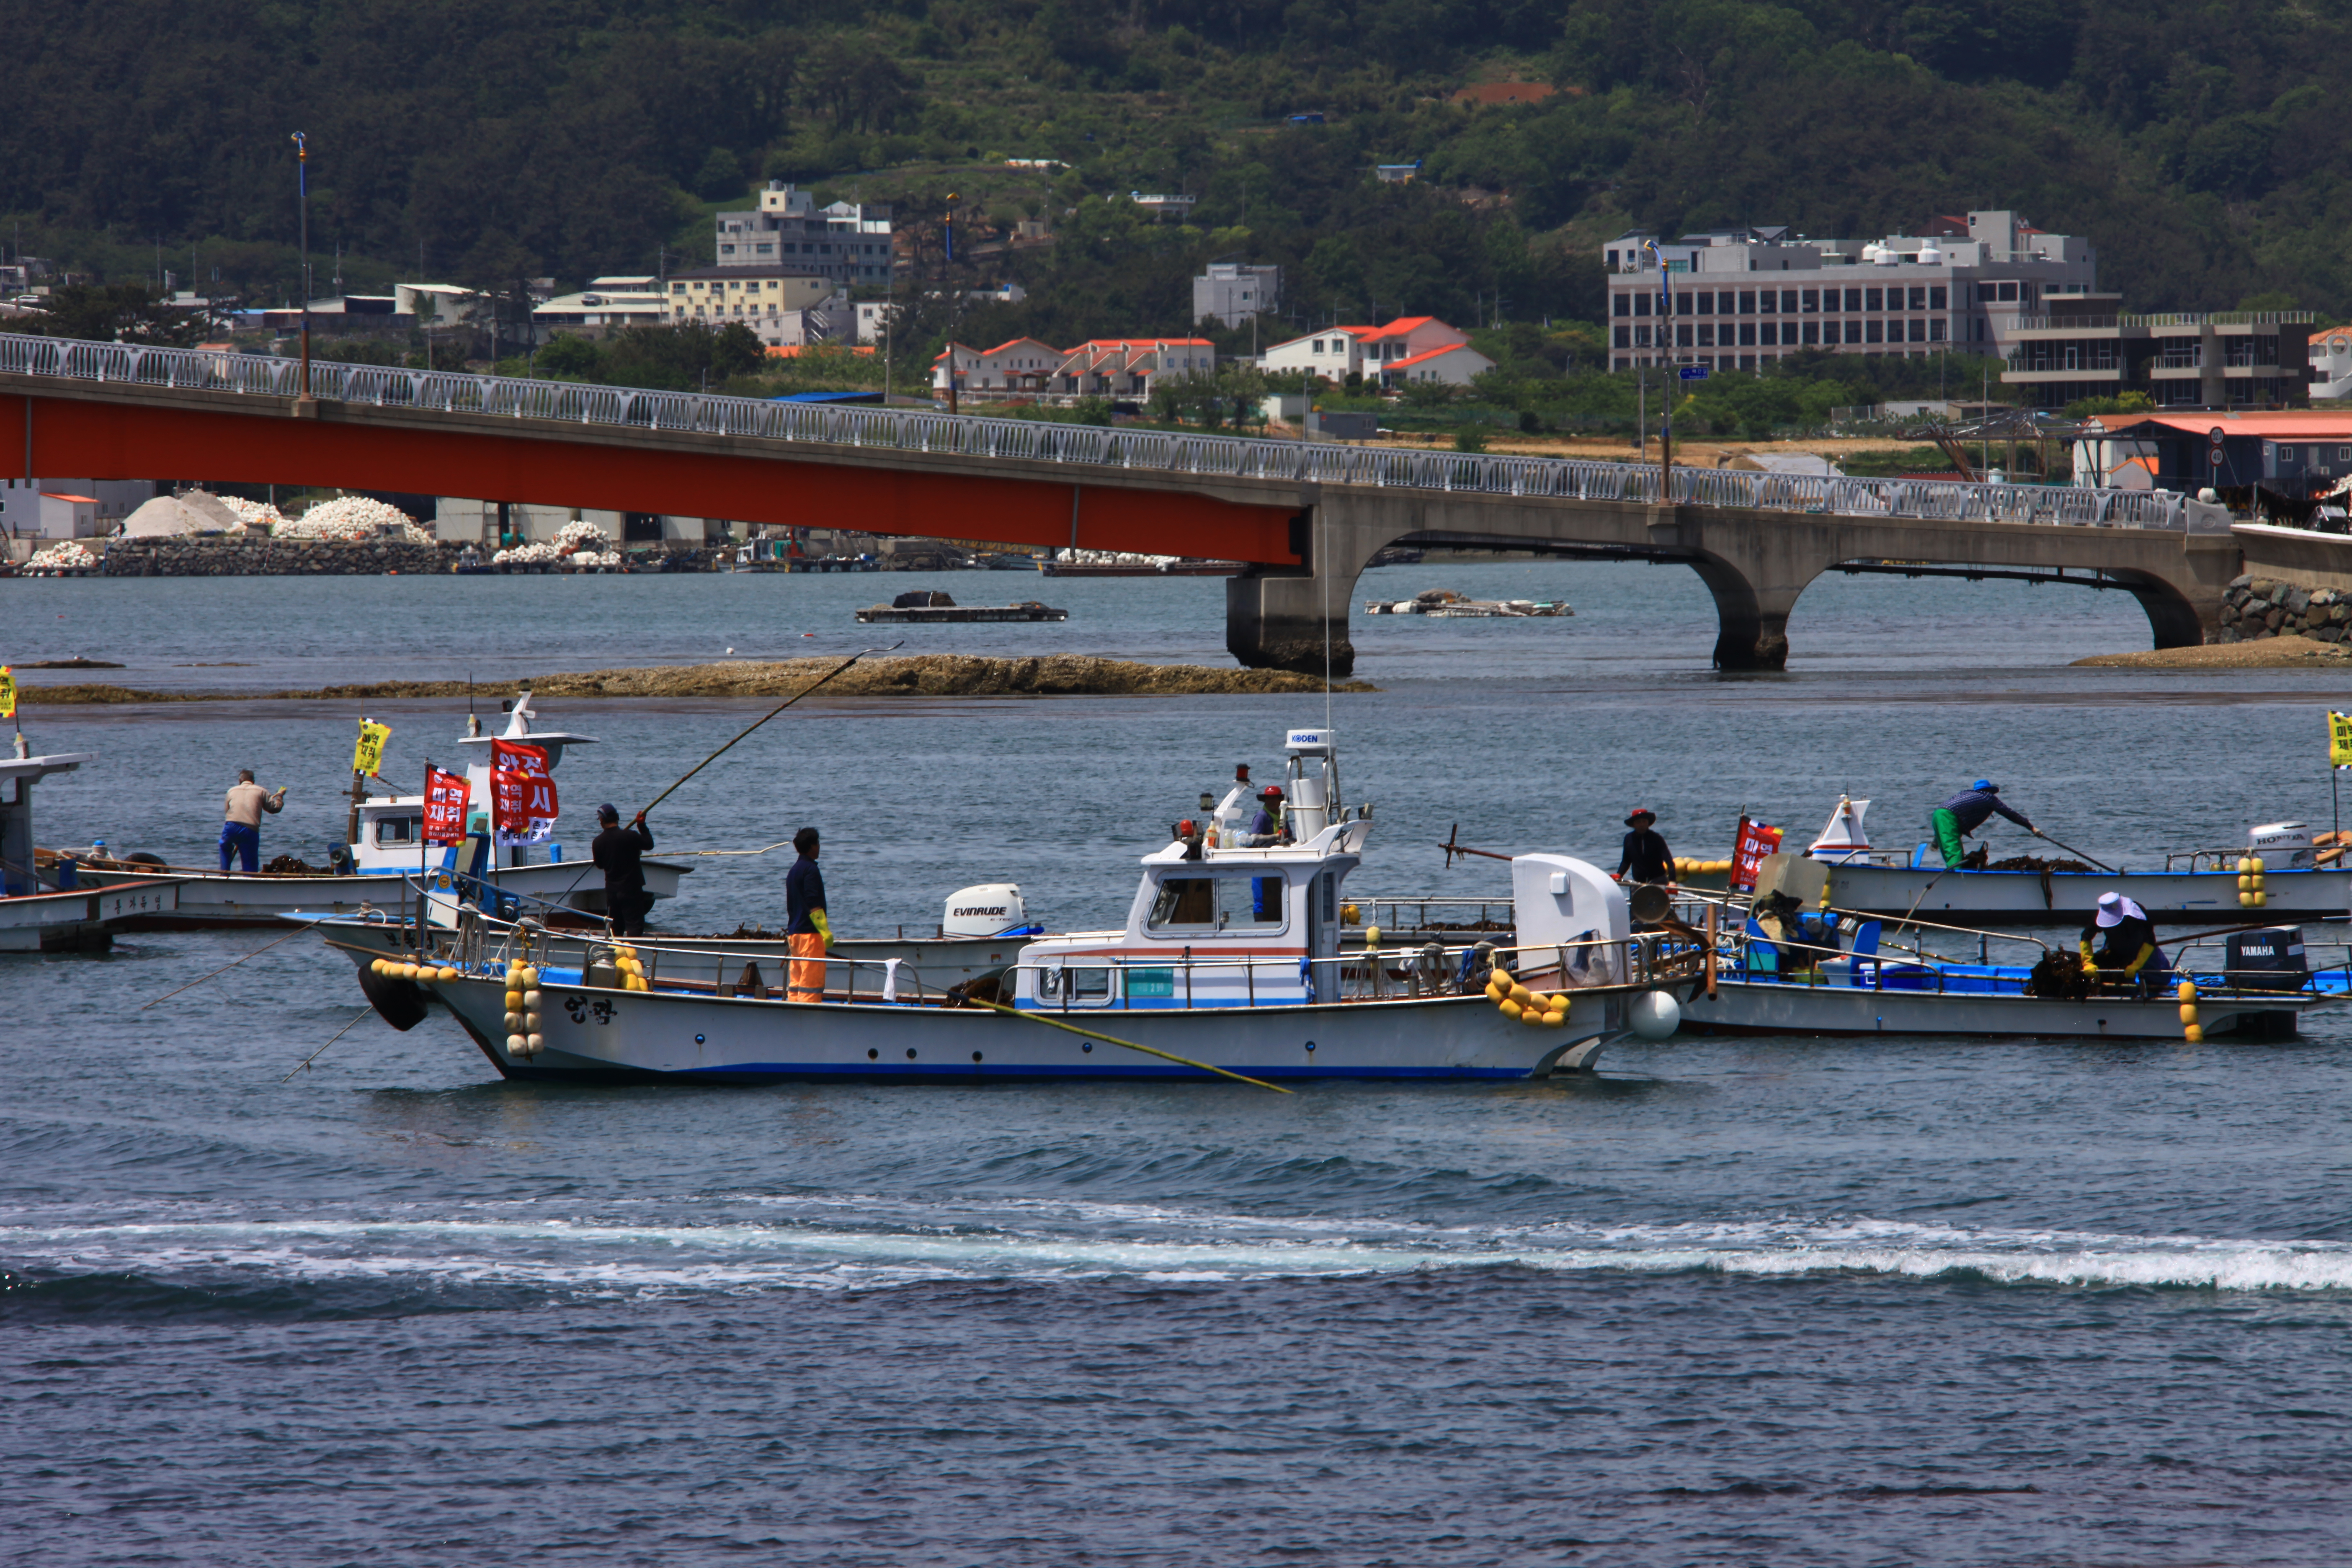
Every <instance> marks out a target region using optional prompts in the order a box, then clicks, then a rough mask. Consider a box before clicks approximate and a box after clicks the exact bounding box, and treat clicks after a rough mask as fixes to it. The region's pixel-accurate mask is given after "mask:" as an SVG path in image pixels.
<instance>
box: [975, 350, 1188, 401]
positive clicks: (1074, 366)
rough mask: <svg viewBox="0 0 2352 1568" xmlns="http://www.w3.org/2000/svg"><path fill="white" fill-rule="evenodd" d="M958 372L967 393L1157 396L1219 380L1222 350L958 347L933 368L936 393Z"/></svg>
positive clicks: (995, 394)
mask: <svg viewBox="0 0 2352 1568" xmlns="http://www.w3.org/2000/svg"><path fill="white" fill-rule="evenodd" d="M950 368H952V370H953V373H954V375H955V377H956V386H957V388H958V391H959V393H960V394H961V395H975V394H977V395H982V396H986V397H1010V396H1015V395H1020V394H1023V393H1030V394H1034V395H1041V396H1051V397H1120V398H1127V397H1149V396H1150V395H1151V394H1152V391H1153V390H1154V389H1155V388H1156V387H1158V386H1159V384H1160V383H1161V382H1162V381H1163V380H1168V379H1178V380H1181V379H1189V378H1191V377H1194V376H1208V375H1214V374H1216V370H1217V348H1216V345H1215V344H1214V343H1212V342H1209V340H1208V339H1206V338H1144V339H1139V338H1097V339H1095V340H1093V341H1092V342H1083V343H1080V344H1079V345H1078V346H1077V347H1076V348H1074V349H1056V348H1055V347H1053V346H1052V345H1051V344H1049V343H1045V342H1039V341H1038V340H1037V339H1035V338H1014V339H1013V341H1012V342H1005V343H999V344H998V345H997V346H996V347H994V348H992V349H973V348H967V347H966V346H964V345H963V344H961V343H950V344H949V345H948V346H947V348H946V349H945V350H944V351H942V352H941V353H940V356H939V357H938V358H937V359H935V360H933V361H932V362H931V390H932V391H933V392H934V393H936V394H937V395H940V396H941V397H944V396H946V395H947V391H948V378H949V374H950Z"/></svg>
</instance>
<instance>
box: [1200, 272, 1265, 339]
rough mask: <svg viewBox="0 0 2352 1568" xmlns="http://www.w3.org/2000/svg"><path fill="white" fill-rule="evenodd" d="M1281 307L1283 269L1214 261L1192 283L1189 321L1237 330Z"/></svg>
mask: <svg viewBox="0 0 2352 1568" xmlns="http://www.w3.org/2000/svg"><path fill="white" fill-rule="evenodd" d="M1281 303H1282V268H1279V267H1249V266H1244V264H1242V263H1241V262H1238V261H1213V262H1211V263H1209V269H1208V270H1207V271H1206V272H1203V273H1202V274H1201V275H1200V276H1199V277H1198V278H1195V279H1192V319H1193V320H1194V321H1223V323H1224V324H1225V325H1226V326H1228V327H1238V326H1240V325H1241V324H1242V323H1243V322H1244V321H1248V320H1249V319H1250V318H1251V317H1252V316H1261V315H1265V314H1266V313H1267V312H1269V311H1271V310H1276V308H1278V307H1279V306H1280V305H1281Z"/></svg>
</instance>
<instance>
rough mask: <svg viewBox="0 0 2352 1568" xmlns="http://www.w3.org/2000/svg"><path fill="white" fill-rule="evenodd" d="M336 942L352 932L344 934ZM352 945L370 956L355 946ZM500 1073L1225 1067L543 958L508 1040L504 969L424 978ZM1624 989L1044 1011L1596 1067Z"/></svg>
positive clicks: (1254, 1043)
mask: <svg viewBox="0 0 2352 1568" xmlns="http://www.w3.org/2000/svg"><path fill="white" fill-rule="evenodd" d="M335 945H338V946H341V945H343V944H342V943H341V942H337V943H336V944H335ZM346 951H348V952H350V953H351V956H352V959H353V961H354V962H355V963H362V964H364V963H367V962H368V961H369V960H368V955H367V954H365V953H364V952H361V951H360V950H358V949H355V948H347V949H346ZM417 984H418V986H419V989H420V990H422V991H423V992H424V993H425V995H426V996H427V997H429V998H430V999H432V1000H435V1001H438V1002H440V1003H442V1004H443V1005H446V1007H447V1008H448V1009H449V1011H450V1013H451V1014H452V1015H453V1016H455V1017H456V1018H457V1021H458V1023H459V1024H460V1025H461V1026H463V1027H464V1028H465V1030H466V1032H467V1035H468V1036H469V1037H471V1038H472V1039H473V1041H474V1043H475V1044H476V1045H477V1046H478V1047H480V1049H481V1051H482V1054H483V1055H484V1056H485V1057H487V1058H488V1059H489V1061H490V1063H491V1065H492V1066H493V1067H495V1068H497V1069H498V1071H499V1074H500V1075H501V1076H503V1077H506V1078H510V1079H525V1080H532V1081H541V1082H562V1081H575V1082H606V1083H609V1082H647V1081H653V1082H666V1083H727V1084H756V1083H773V1082H786V1081H811V1080H814V1081H840V1082H889V1083H963V1084H971V1083H995V1082H1011V1081H1024V1080H1037V1079H1078V1080H1099V1081H1106V1082H1109V1081H1118V1082H1130V1081H1137V1080H1144V1079H1189V1080H1192V1081H1213V1075H1210V1074H1205V1073H1203V1072H1202V1071H1201V1070H1200V1069H1199V1068H1191V1067H1185V1066H1182V1065H1180V1064H1178V1063H1175V1062H1171V1061H1167V1060H1165V1059H1163V1058H1157V1057H1152V1056H1149V1055H1146V1054H1143V1053H1141V1052H1136V1051H1129V1050H1126V1049H1123V1048H1121V1047H1118V1046H1115V1045H1109V1044H1106V1043H1103V1042H1101V1041H1097V1040H1089V1039H1086V1038H1082V1037H1079V1036H1076V1035H1074V1034H1071V1033H1069V1032H1067V1031H1066V1030H1063V1029H1058V1028H1054V1027H1051V1026H1048V1025H1046V1024H1045V1023H1043V1022H1040V1021H1039V1019H1038V1018H1037V1017H1035V1016H1006V1015H1004V1014H1002V1013H997V1012H993V1011H990V1010H987V1009H983V1008H952V1007H942V1006H937V1005H913V1004H907V1003H898V1004H891V1003H880V1002H863V1001H861V1002H855V1003H850V1002H819V1003H810V1002H785V1001H778V1000H773V999H770V998H766V997H726V998H720V997H713V996H709V995H692V994H676V993H669V992H661V991H651V992H645V991H625V990H613V989H610V988H608V987H603V986H591V985H583V984H572V983H568V982H567V981H566V980H564V979H563V978H562V977H561V976H560V975H558V974H556V973H553V972H552V971H551V970H548V969H542V970H541V983H540V990H541V994H542V996H543V998H544V1000H543V1002H542V1005H541V1021H542V1027H541V1033H542V1035H543V1037H544V1038H545V1041H546V1048H545V1049H544V1050H542V1051H541V1052H540V1053H539V1054H538V1055H536V1056H533V1057H529V1058H524V1057H519V1056H516V1055H514V1054H512V1053H509V1051H508V1050H507V1049H506V1036H507V1030H506V1021H505V1020H506V991H505V982H504V980H503V979H502V978H498V977H495V976H492V977H484V978H460V979H457V980H454V981H446V982H445V981H428V982H420V983H417ZM1628 994H1630V993H1629V992H1628V991H1627V990H1625V989H1624V988H1612V989H1611V990H1608V991H1600V990H1595V991H1591V992H1586V993H1580V994H1576V995H1575V996H1574V997H1573V998H1572V1001H1571V1005H1570V1015H1569V1018H1568V1021H1567V1022H1566V1024H1565V1025H1563V1026H1559V1027H1557V1028H1530V1027H1528V1026H1525V1025H1522V1024H1518V1023H1515V1022H1513V1021H1512V1020H1510V1019H1508V1018H1506V1017H1505V1016H1503V1015H1502V1014H1501V1013H1499V1012H1498V1011H1496V1008H1495V1006H1494V1005H1492V1004H1491V1003H1489V1002H1488V1001H1487V1000H1486V998H1485V997H1484V996H1479V995H1473V996H1444V997H1427V998H1410V999H1399V1000H1394V1001H1369V1002H1349V1003H1339V1004H1330V1005H1302V1006H1284V1007H1274V1006H1266V1007H1232V1008H1202V1009H1198V1010H1194V1009H1181V1008H1180V1009H1167V1010H1156V1011H1155V1010H1136V1011H1129V1010H1126V1009H1105V1010H1087V1009H1073V1010H1071V1011H1070V1012H1069V1013H1067V1014H1064V1013H1055V1014H1052V1015H1050V1016H1052V1017H1054V1018H1055V1019H1057V1020H1065V1021H1067V1022H1069V1023H1073V1024H1076V1025H1077V1026H1080V1027H1083V1028H1090V1029H1095V1030H1097V1031H1098V1032H1101V1033H1105V1034H1112V1035H1117V1036H1118V1037H1121V1038H1123V1039H1127V1040H1132V1041H1134V1042H1135V1043H1136V1044H1138V1045H1143V1046H1150V1047H1156V1048H1157V1049H1160V1050H1163V1051H1171V1052H1173V1053H1175V1054H1177V1055H1179V1056H1185V1057H1190V1058H1193V1059H1195V1060H1198V1061H1203V1062H1207V1063H1210V1064H1212V1065H1213V1066H1216V1067H1219V1068H1224V1069H1226V1070H1227V1071H1229V1072H1235V1073H1241V1074H1244V1075H1245V1076H1247V1077H1251V1078H1258V1079H1267V1080H1270V1081H1291V1082H1295V1081H1299V1080H1307V1079H1434V1080H1445V1081H1463V1080H1478V1079H1529V1078H1541V1077H1547V1076H1549V1075H1550V1074H1552V1073H1554V1072H1556V1071H1562V1070H1572V1069H1573V1068H1579V1067H1589V1066H1591V1062H1592V1059H1593V1058H1594V1057H1595V1056H1596V1055H1597V1054H1598V1047H1599V1046H1600V1045H1601V1044H1602V1043H1604V1042H1605V1041H1606V1040H1607V1039H1608V1038H1610V1037H1614V1036H1615V1035H1617V1034H1618V1033H1619V1032H1621V1031H1622V1020H1623V1017H1624V1011H1625V1007H1624V1002H1625V997H1626V996H1627V995H1628Z"/></svg>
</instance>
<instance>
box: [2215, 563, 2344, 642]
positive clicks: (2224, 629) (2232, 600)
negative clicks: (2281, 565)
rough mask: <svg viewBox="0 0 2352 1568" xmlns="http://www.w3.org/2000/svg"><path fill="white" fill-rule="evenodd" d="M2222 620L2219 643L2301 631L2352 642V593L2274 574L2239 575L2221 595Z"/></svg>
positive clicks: (2321, 639) (2320, 639) (2327, 639)
mask: <svg viewBox="0 0 2352 1568" xmlns="http://www.w3.org/2000/svg"><path fill="white" fill-rule="evenodd" d="M2298 635H2300V636H2303V637H2310V638H2312V639H2313V640H2315V641H2317V642H2329V643H2340V642H2347V641H2352V593H2346V592H2342V591H2339V590H2337V589H2335V588H2305V587H2301V586H2298V585H2297V584H2293V583H2288V582H2284V581H2282V580H2280V579H2278V578H2275V577H2254V576H2244V577H2239V578H2236V579H2234V580H2233V581H2232V582H2231V584H2230V587H2229V591H2228V592H2227V593H2226V594H2224V595H2222V596H2221V632H2220V634H2219V635H2218V636H2217V637H2215V638H2214V639H2213V640H2214V641H2216V642H2225V643H2226V642H2260V641H2261V640H2263V638H2264V637H2294V636H2298Z"/></svg>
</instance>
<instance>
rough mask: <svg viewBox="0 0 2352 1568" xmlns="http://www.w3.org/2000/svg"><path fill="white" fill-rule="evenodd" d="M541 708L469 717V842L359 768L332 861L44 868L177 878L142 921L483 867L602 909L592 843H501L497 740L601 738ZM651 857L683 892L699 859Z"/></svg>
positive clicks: (99, 883)
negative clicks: (449, 842) (495, 825)
mask: <svg viewBox="0 0 2352 1568" xmlns="http://www.w3.org/2000/svg"><path fill="white" fill-rule="evenodd" d="M535 717H536V715H535V714H534V713H533V712H532V710H531V707H530V692H529V691H527V690H526V691H523V692H521V693H520V694H519V695H518V696H517V697H516V698H515V700H513V702H511V703H510V704H509V706H508V710H507V716H506V720H507V721H506V726H505V728H504V729H503V730H502V731H500V732H499V734H496V735H485V734H482V733H480V732H479V731H480V728H481V727H480V724H479V723H478V721H473V720H468V721H467V729H468V731H470V732H469V733H467V734H466V735H463V736H461V737H459V738H458V740H457V745H458V746H459V747H460V748H462V753H461V754H463V755H464V756H465V758H466V778H467V789H468V801H469V804H468V806H467V823H468V833H467V838H466V841H465V842H464V843H462V844H459V845H454V846H446V847H436V848H428V847H426V846H425V841H424V826H425V797H424V796H423V795H421V794H420V795H383V796H371V795H369V794H368V781H367V779H366V777H365V775H363V774H360V773H354V774H353V777H352V804H351V810H350V812H349V813H348V815H347V820H346V826H345V833H344V842H343V844H342V845H341V846H340V847H339V848H340V851H341V852H340V853H338V854H336V855H334V856H333V857H332V860H333V862H334V863H333V864H332V865H331V867H330V868H327V869H325V870H310V869H304V870H280V871H221V870H211V869H205V868H201V867H175V866H171V865H167V864H165V863H163V861H161V860H158V859H156V858H153V857H140V858H132V859H114V858H105V857H102V856H98V855H93V854H91V853H90V852H89V851H57V852H45V853H44V854H43V856H42V857H41V859H42V864H43V869H44V872H45V873H46V872H47V868H48V866H49V865H50V864H51V863H53V861H54V859H55V858H56V856H57V855H66V856H68V857H76V856H78V857H79V868H80V869H79V876H80V879H81V880H82V881H83V882H85V883H87V884H89V885H91V886H95V887H101V888H116V887H140V886H152V885H155V884H158V883H162V882H165V881H169V882H173V883H175V884H177V886H178V889H179V891H178V895H177V900H178V901H177V905H176V907H175V908H173V909H172V910H159V911H157V912H155V913H152V914H151V915H147V916H143V917H140V918H138V919H136V920H134V921H132V922H131V924H132V925H133V926H134V927H137V926H145V927H150V928H189V927H208V926H244V925H274V924H276V923H278V921H280V920H282V919H283V918H285V917H287V916H289V915H302V916H307V917H310V918H319V917H325V916H335V915H351V916H360V915H363V914H366V913H369V912H372V911H377V910H385V909H397V908H398V907H399V906H400V904H401V901H402V900H403V898H404V896H409V895H408V894H407V892H406V889H404V881H403V879H404V878H407V877H415V876H419V875H426V874H433V873H439V874H441V875H443V876H444V877H457V878H466V877H472V878H478V879H482V880H483V881H487V882H488V883H490V884H492V885H493V886H495V887H496V888H497V889H499V891H500V892H502V893H506V894H509V895H515V896H519V897H520V898H527V899H530V900H536V901H539V902H541V903H546V904H554V905H560V906H563V907H566V908H569V909H572V910H579V911H581V912H583V914H587V915H601V914H602V913H603V912H604V875H603V873H602V872H600V871H598V870H597V869H596V868H595V866H594V864H593V862H592V861H591V860H590V859H589V858H588V855H587V853H586V850H587V846H586V845H584V844H582V845H576V846H573V847H574V848H576V849H577V850H578V851H579V852H578V853H576V854H572V855H567V854H566V853H565V850H566V846H565V845H564V844H562V842H561V841H559V840H551V841H549V842H547V843H544V844H538V845H514V846H510V847H504V848H500V847H496V846H494V845H493V844H492V843H491V837H492V836H491V834H490V832H489V826H488V800H489V798H490V762H491V753H492V746H493V743H494V742H497V741H500V740H509V741H521V742H527V743H529V744H530V745H532V746H536V747H539V748H541V750H543V751H544V752H546V753H547V765H548V768H549V770H550V771H551V772H552V771H553V770H554V769H555V768H556V767H557V766H558V765H559V764H560V763H562V758H563V753H564V751H565V749H566V748H567V747H571V746H584V745H593V744H594V743H595V737H594V736H593V735H577V734H572V733H569V732H567V731H550V730H537V729H534V728H532V722H531V721H532V720H533V719H534V718H535ZM643 864H644V868H645V878H646V892H648V893H650V894H652V895H653V896H654V898H655V899H656V900H662V899H671V898H675V897H677V890H678V880H679V879H680V878H682V877H684V876H685V875H686V874H687V873H688V872H689V871H691V870H692V869H693V867H691V866H688V865H686V864H683V863H681V862H679V861H677V860H675V859H667V860H665V859H657V858H653V857H647V858H646V860H645V861H644V862H643Z"/></svg>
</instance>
